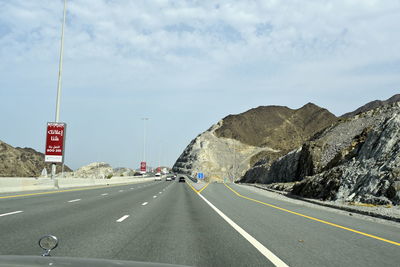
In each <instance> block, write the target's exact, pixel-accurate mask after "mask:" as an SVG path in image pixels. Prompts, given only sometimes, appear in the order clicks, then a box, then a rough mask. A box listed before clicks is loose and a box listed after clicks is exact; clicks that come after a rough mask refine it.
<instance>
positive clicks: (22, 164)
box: [0, 141, 71, 177]
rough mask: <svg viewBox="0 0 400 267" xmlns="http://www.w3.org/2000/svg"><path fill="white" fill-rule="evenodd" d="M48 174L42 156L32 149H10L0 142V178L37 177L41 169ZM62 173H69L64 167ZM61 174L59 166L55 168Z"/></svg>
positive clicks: (66, 167)
mask: <svg viewBox="0 0 400 267" xmlns="http://www.w3.org/2000/svg"><path fill="white" fill-rule="evenodd" d="M45 167H46V168H47V172H48V173H50V169H51V165H50V164H49V163H47V164H45V162H44V154H43V153H40V152H37V151H36V150H34V149H32V148H28V147H25V148H20V147H12V146H10V145H8V144H6V143H4V142H3V141H0V177H38V176H40V174H41V172H42V170H43V168H45ZM64 171H71V169H70V168H68V166H64ZM57 172H61V166H57Z"/></svg>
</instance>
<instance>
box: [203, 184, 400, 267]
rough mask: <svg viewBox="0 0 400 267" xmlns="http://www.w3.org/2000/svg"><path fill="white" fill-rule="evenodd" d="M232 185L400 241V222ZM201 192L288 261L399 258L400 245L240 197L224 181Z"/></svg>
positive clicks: (393, 262)
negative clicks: (362, 216) (371, 218)
mask: <svg viewBox="0 0 400 267" xmlns="http://www.w3.org/2000/svg"><path fill="white" fill-rule="evenodd" d="M228 186H229V187H231V188H232V189H233V190H234V191H236V192H238V193H239V194H241V195H242V196H247V197H250V198H252V199H254V200H256V201H261V202H264V203H268V204H272V205H275V206H277V207H280V208H284V209H287V210H290V211H294V212H297V213H300V214H303V215H307V216H311V217H313V218H316V219H321V220H324V221H325V222H326V223H333V224H337V225H340V226H344V227H347V228H350V229H355V230H358V231H362V232H363V233H366V234H372V235H376V236H378V237H382V238H385V239H388V240H390V241H395V242H397V243H398V244H400V227H396V226H393V225H388V224H382V223H377V222H372V221H367V220H363V219H360V218H356V217H352V216H347V215H342V214H338V213H335V212H332V211H329V209H326V210H325V209H318V208H311V207H309V206H304V205H299V204H295V203H291V202H286V201H281V200H277V199H273V198H269V197H266V196H264V195H262V193H261V194H257V193H254V190H249V189H248V188H246V187H244V186H238V185H232V184H229V185H228ZM259 191H262V190H259ZM202 195H203V196H205V197H206V198H207V199H208V200H209V201H211V202H212V203H213V204H214V205H215V206H216V207H217V208H218V209H220V210H221V211H222V212H223V213H224V214H226V215H227V216H229V217H230V218H231V219H232V220H233V221H235V222H236V223H237V224H239V225H240V226H241V227H242V228H243V229H244V230H246V231H247V232H248V233H249V234H251V235H252V236H254V237H256V238H257V240H258V241H259V242H261V243H262V244H263V245H264V246H266V247H268V248H269V249H270V250H271V251H272V252H273V253H275V254H276V255H277V256H278V257H280V258H281V259H282V260H283V261H284V262H285V263H287V264H288V265H290V266H349V265H351V266H398V263H399V262H400V246H399V245H395V244H391V243H387V242H384V241H381V240H377V239H374V238H371V237H368V236H363V235H360V234H358V233H354V232H351V231H348V230H345V229H342V228H338V227H335V226H332V225H329V224H326V223H321V222H319V221H315V220H312V219H309V218H305V217H302V216H299V215H296V214H293V213H289V212H287V211H282V210H279V209H276V208H272V207H270V206H266V205H264V204H261V203H258V202H255V201H252V200H248V199H244V198H241V197H239V196H237V195H236V194H235V193H234V192H232V190H230V189H229V188H228V187H227V186H225V185H224V184H211V185H209V186H208V187H207V189H206V190H204V191H203V192H202Z"/></svg>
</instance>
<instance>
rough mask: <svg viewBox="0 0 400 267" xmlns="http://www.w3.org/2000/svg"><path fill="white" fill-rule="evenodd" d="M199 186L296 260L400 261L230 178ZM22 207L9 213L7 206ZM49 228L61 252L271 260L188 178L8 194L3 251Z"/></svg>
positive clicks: (391, 251) (384, 229) (386, 232)
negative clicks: (227, 182)
mask: <svg viewBox="0 0 400 267" xmlns="http://www.w3.org/2000/svg"><path fill="white" fill-rule="evenodd" d="M229 187H231V188H232V189H233V190H235V191H237V192H238V193H240V194H241V195H243V196H250V197H251V198H252V199H254V200H257V201H262V202H265V203H270V204H273V205H276V206H279V207H282V208H286V209H288V210H293V211H296V212H299V213H302V214H305V215H309V216H313V217H315V218H319V219H322V220H326V221H327V222H332V223H336V224H340V225H343V226H346V227H350V228H352V229H353V228H354V229H357V230H360V231H363V232H365V233H369V234H374V235H377V236H380V237H383V238H386V239H389V240H393V241H396V242H400V235H399V232H400V231H399V230H400V228H399V227H395V226H391V225H386V224H380V223H375V222H371V221H365V220H361V219H359V218H354V217H350V216H344V215H340V214H337V213H334V212H330V211H327V210H323V209H316V208H310V207H307V206H304V205H298V204H295V203H290V202H285V201H281V200H277V199H273V198H268V197H266V196H265V195H263V194H262V193H256V192H255V191H254V190H250V189H247V188H246V187H241V186H237V185H229ZM201 195H202V196H204V197H205V198H206V199H207V200H208V201H210V202H211V203H212V204H213V205H214V206H215V207H216V208H218V209H219V210H220V211H221V212H223V213H224V214H225V215H226V216H228V217H229V218H230V219H232V221H233V222H234V223H236V224H237V225H238V226H240V227H241V228H242V229H243V230H244V231H246V232H247V233H248V234H250V235H251V236H253V237H254V238H255V239H257V240H258V241H259V242H260V243H261V244H262V245H263V246H265V247H266V248H268V249H269V250H270V251H271V252H272V253H274V254H275V255H276V256H277V257H279V258H280V259H281V260H282V261H283V262H285V263H286V264H288V265H290V266H342V265H352V266H397V263H398V262H399V261H400V258H399V257H400V256H399V255H400V253H399V252H400V246H396V245H393V244H389V243H387V242H383V241H380V240H376V239H374V238H370V237H366V236H362V235H360V234H356V233H353V232H349V231H347V230H343V229H340V228H337V227H334V226H330V225H327V224H324V223H321V222H316V221H313V220H310V219H307V218H304V217H301V216H298V215H295V214H291V213H288V212H285V211H282V210H278V209H276V208H271V207H268V206H265V205H263V204H260V203H257V202H254V201H250V200H247V199H244V198H241V197H239V196H237V195H236V194H235V193H234V192H233V191H231V190H230V189H229V188H228V187H227V186H225V185H223V184H210V185H208V187H206V188H205V189H203V191H202V192H201ZM16 211H23V212H20V213H15V214H10V215H5V216H1V214H7V213H9V212H16ZM44 234H54V235H56V236H57V237H59V239H60V245H59V247H58V248H57V249H56V250H55V251H54V252H53V253H52V254H53V255H54V256H71V257H89V258H107V259H121V260H135V261H151V262H162V263H175V264H183V265H191V266H272V263H271V262H270V261H269V260H267V259H266V258H265V257H264V255H262V254H261V253H260V252H259V250H257V249H256V248H255V247H254V246H253V245H252V244H250V243H249V242H248V241H247V240H246V239H245V238H244V237H243V236H242V235H241V234H239V233H238V231H237V230H235V229H234V228H233V227H232V226H231V225H229V224H228V223H227V221H226V220H224V219H223V218H222V217H221V216H220V215H219V214H217V213H216V211H215V210H214V209H213V208H211V207H210V206H209V205H208V204H207V203H206V202H205V201H204V200H203V199H202V198H201V197H200V196H199V195H198V194H197V193H196V192H195V190H192V189H191V188H190V187H189V185H187V184H183V183H177V182H165V181H162V182H154V181H151V182H147V183H143V184H132V185H121V186H112V187H106V188H98V189H90V190H80V191H68V192H61V193H55V194H44V195H35V196H25V197H18V198H6V199H1V198H0V254H2V255H6V254H14V255H15V254H17V255H39V254H40V253H41V250H40V248H39V247H38V246H37V240H38V238H39V237H40V236H42V235H44Z"/></svg>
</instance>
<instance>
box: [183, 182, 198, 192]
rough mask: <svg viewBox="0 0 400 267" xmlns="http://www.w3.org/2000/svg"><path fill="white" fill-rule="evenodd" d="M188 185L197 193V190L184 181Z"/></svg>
mask: <svg viewBox="0 0 400 267" xmlns="http://www.w3.org/2000/svg"><path fill="white" fill-rule="evenodd" d="M186 184H187V185H188V186H190V188H192V190H193V191H194V192H196V193H198V192H197V190H196V189H195V188H194V187H193V186H192V185H191V184H190V183H186Z"/></svg>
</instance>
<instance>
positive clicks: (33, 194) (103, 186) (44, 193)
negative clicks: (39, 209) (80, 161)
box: [0, 183, 130, 199]
mask: <svg viewBox="0 0 400 267" xmlns="http://www.w3.org/2000/svg"><path fill="white" fill-rule="evenodd" d="M128 184H130V183H124V184H115V185H101V186H91V187H89V188H75V189H65V190H56V191H48V192H40V193H30V194H21V195H12V196H4V197H0V199H5V198H15V197H27V196H37V195H47V194H55V193H62V192H72V191H82V190H91V189H99V188H106V187H114V186H123V185H128Z"/></svg>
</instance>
